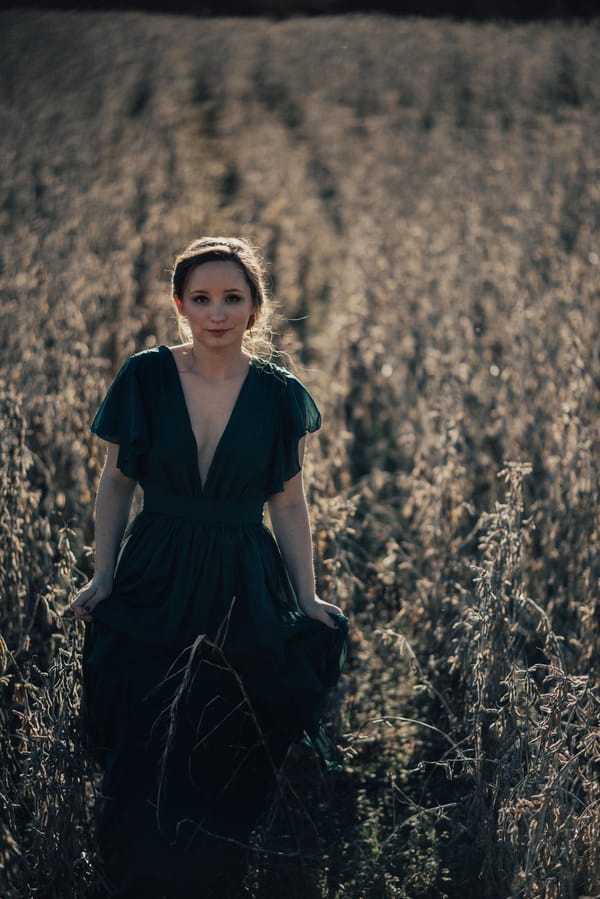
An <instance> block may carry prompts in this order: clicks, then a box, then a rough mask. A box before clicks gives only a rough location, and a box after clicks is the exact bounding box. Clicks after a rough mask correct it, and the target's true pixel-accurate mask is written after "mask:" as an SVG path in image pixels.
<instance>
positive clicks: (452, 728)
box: [0, 10, 600, 899]
mask: <svg viewBox="0 0 600 899" xmlns="http://www.w3.org/2000/svg"><path fill="white" fill-rule="evenodd" d="M599 26H600V22H599V21H598V20H592V21H589V22H587V23H581V22H579V23H578V22H573V23H570V24H569V23H566V22H548V23H527V24H514V23H512V24H511V23H508V22H504V23H502V22H495V23H494V22H489V23H485V24H481V23H479V24H475V23H469V22H453V21H449V20H445V19H438V20H426V19H419V18H405V19H401V18H393V17H391V16H385V15H349V16H344V17H333V16H331V17H327V16H325V17H320V18H301V17H296V18H290V19H287V20H285V21H270V20H268V19H241V18H240V19H236V18H227V19H224V18H223V19H218V18H205V19H191V18H190V19H186V18H183V17H175V16H173V17H170V16H163V15H151V14H140V13H122V14H115V13H114V12H110V13H109V12H105V13H100V12H97V13H82V12H79V13H69V12H66V11H65V12H58V11H55V12H45V13H44V12H40V11H37V12H36V11H34V10H29V11H21V12H19V11H16V10H13V11H8V12H4V13H2V14H0V34H1V37H0V50H1V52H0V70H1V71H0V85H1V87H0V91H1V95H0V115H1V128H0V135H1V137H0V143H1V147H2V158H3V165H2V169H1V172H0V178H1V181H2V193H1V205H0V234H1V238H2V239H1V242H0V287H1V296H2V303H1V305H0V345H1V348H2V369H1V372H0V463H1V468H0V569H1V571H0V578H1V590H2V605H1V607H0V690H1V697H2V699H1V706H0V715H1V718H0V723H1V731H0V740H1V750H2V758H3V764H2V770H1V773H0V805H1V807H2V815H1V816H0V828H1V830H0V834H1V837H0V859H1V860H2V864H1V865H0V869H1V871H0V893H1V895H2V896H6V897H7V899H17V897H19V899H20V897H29V896H36V897H49V899H50V897H52V899H59V897H67V896H68V897H95V896H102V895H104V893H103V891H102V886H101V883H99V880H98V873H97V871H96V869H95V856H94V842H93V818H92V814H91V808H92V802H93V795H94V790H95V789H97V786H98V784H97V772H94V771H93V770H91V768H90V765H89V763H88V761H87V760H86V758H85V757H84V755H83V753H82V752H81V747H80V744H79V734H78V717H77V716H78V705H79V654H80V651H81V642H82V628H81V625H76V624H75V623H74V622H73V620H72V619H71V617H70V615H69V614H68V613H67V614H66V615H64V612H65V609H66V608H67V606H68V600H69V596H70V595H71V594H72V593H73V591H74V590H75V589H77V587H78V586H80V585H81V584H82V583H84V581H85V580H86V578H87V576H88V575H89V574H90V572H91V558H90V550H89V546H90V544H91V542H92V535H93V531H92V510H93V498H94V492H95V485H96V482H97V479H98V476H99V472H100V467H101V465H102V462H103V450H102V447H101V446H100V445H99V442H98V441H97V440H96V439H95V438H93V437H92V435H91V434H90V433H89V430H88V425H89V422H90V420H91V417H92V416H93V413H94V411H95V409H96V408H97V406H98V403H99V401H100V399H101V397H102V396H103V394H104V391H105V389H106V386H107V384H108V383H109V380H110V379H111V377H112V376H113V375H114V373H115V372H116V370H117V368H118V367H119V365H120V364H121V362H122V361H123V360H124V359H125V358H126V356H127V355H128V354H129V353H132V352H135V351H137V350H140V349H143V348H144V347H148V346H152V345H154V344H155V343H176V342H177V337H176V329H175V323H174V318H173V315H172V313H171V308H170V304H169V270H170V267H171V265H172V262H173V259H174V255H175V253H176V252H177V251H178V250H179V249H181V248H182V247H183V246H184V245H185V244H187V243H188V241H189V240H190V239H192V238H193V237H195V236H200V235H202V234H215V235H216V234H242V235H243V236H246V237H248V238H250V239H251V240H253V241H255V242H256V243H258V244H260V245H261V246H262V247H263V249H264V252H265V255H266V258H267V259H268V260H269V261H270V274H271V280H272V288H273V291H274V293H275V295H276V297H277V299H278V300H279V302H280V305H281V316H280V318H279V319H278V322H277V324H276V329H277V331H278V336H277V343H278V346H279V347H280V348H281V349H282V350H284V351H287V352H288V353H289V354H290V355H291V356H292V358H293V359H294V360H295V362H296V370H297V373H298V374H299V376H300V377H301V378H302V379H303V380H304V382H305V383H306V384H307V385H308V386H309V388H310V389H311V391H312V392H313V394H314V395H315V397H316V398H317V400H318V402H319V405H320V406H321V408H322V411H323V418H324V428H323V430H322V431H321V432H319V433H318V434H317V435H315V436H314V437H313V438H312V440H311V444H310V452H309V458H308V461H307V482H308V486H309V498H310V502H311V515H312V519H313V526H314V532H315V548H316V555H317V574H318V579H319V584H320V587H321V592H322V594H323V595H324V596H327V597H331V598H332V599H334V600H336V601H338V602H339V603H340V604H341V605H342V606H343V607H344V609H345V610H346V611H347V612H348V614H349V616H350V618H351V624H352V633H353V642H352V651H351V656H350V659H349V661H348V665H347V668H346V672H345V675H344V678H343V680H342V683H341V685H340V687H339V689H338V691H337V695H336V696H335V697H333V701H332V704H331V710H330V728H331V731H332V733H333V734H335V735H337V739H338V742H339V744H340V746H341V747H342V751H343V753H344V756H345V769H344V771H343V772H342V773H341V774H339V775H335V776H333V777H325V776H324V775H323V774H322V772H321V771H320V769H319V768H318V767H317V766H316V763H315V762H314V760H313V759H312V758H311V757H308V756H306V755H304V754H303V753H302V752H300V751H298V752H295V753H294V754H293V755H292V756H291V757H290V759H289V762H288V765H287V767H286V775H287V784H288V789H287V794H288V795H287V800H288V801H287V808H286V809H285V810H284V812H282V813H280V815H279V819H278V821H276V822H275V824H276V825H277V826H274V827H273V828H271V829H270V830H269V829H267V831H266V832H265V833H264V834H263V835H262V836H261V838H260V839H261V842H259V843H257V847H256V853H255V865H254V867H253V870H252V873H251V880H250V883H249V887H250V889H251V890H252V891H253V893H254V895H255V896H256V897H258V899H265V897H274V899H280V897H281V899H283V897H286V899H287V897H290V899H293V897H298V899H350V897H351V899H379V897H382V899H387V897H402V899H404V897H406V899H421V897H428V899H429V897H431V899H437V897H444V896H446V897H458V896H460V897H464V899H468V897H473V899H503V897H523V899H525V897H543V899H562V897H569V899H571V897H573V899H576V897H584V896H598V895H600V858H599V851H600V850H599V846H600V783H599V774H600V724H599V713H600V689H599V688H600V669H599V665H598V658H599V655H598V652H599V649H600V629H599V628H600V593H599V587H600V511H599V510H600V499H599V492H598V487H599V472H600V452H599V416H598V409H599V403H600V342H599V341H598V334H599V333H600V242H599V240H598V232H599V225H600V156H599V152H598V148H599V146H600V141H599V138H600V133H599V131H600V128H599V126H600V27H599ZM282 831H285V832H286V833H288V834H289V836H288V838H287V839H283V837H282V836H281V833H282ZM265 850H268V852H266V851H265Z"/></svg>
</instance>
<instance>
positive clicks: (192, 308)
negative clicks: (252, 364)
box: [174, 261, 256, 350]
mask: <svg viewBox="0 0 600 899" xmlns="http://www.w3.org/2000/svg"><path fill="white" fill-rule="evenodd" d="M174 299H175V303H176V304H177V308H178V309H179V311H180V312H181V313H182V314H183V315H185V316H186V318H187V320H188V323H189V326H190V328H191V331H192V334H193V336H194V343H195V344H196V345H200V346H203V347H206V348H207V349H210V350H214V349H217V348H228V349H233V348H235V347H239V348H241V345H242V338H243V336H244V332H245V331H246V329H247V328H248V322H249V319H250V316H251V315H253V313H254V312H255V311H256V310H255V306H254V302H253V300H252V293H251V291H250V285H249V284H248V282H247V281H246V278H245V276H244V273H243V272H242V270H241V269H240V267H239V266H238V265H236V263H235V262H227V261H223V262H221V261H213V262H204V263H202V264H201V265H197V266H195V268H193V269H192V270H191V271H190V273H189V274H188V277H187V282H186V285H185V289H184V292H183V298H182V299H181V300H180V299H179V298H178V297H174Z"/></svg>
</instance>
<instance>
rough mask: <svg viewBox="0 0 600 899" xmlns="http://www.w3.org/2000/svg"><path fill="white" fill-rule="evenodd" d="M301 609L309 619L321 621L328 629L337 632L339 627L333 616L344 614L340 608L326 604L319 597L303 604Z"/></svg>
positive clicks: (330, 603)
mask: <svg viewBox="0 0 600 899" xmlns="http://www.w3.org/2000/svg"><path fill="white" fill-rule="evenodd" d="M300 607H301V609H302V611H303V612H304V614H305V615H308V617H309V618H315V619H316V620H317V621H321V622H322V623H323V624H326V625H327V627H330V628H332V630H337V627H338V626H337V624H336V623H335V618H333V617H332V614H333V615H343V614H344V613H343V612H342V610H341V609H340V608H339V607H338V606H334V604H333V603H332V602H325V600H323V599H319V597H318V596H313V597H312V598H311V599H309V600H306V601H305V602H301V603H300ZM330 613H332V614H330Z"/></svg>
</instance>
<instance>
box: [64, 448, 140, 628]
mask: <svg viewBox="0 0 600 899" xmlns="http://www.w3.org/2000/svg"><path fill="white" fill-rule="evenodd" d="M118 455H119V447H118V445H117V444H116V443H109V444H108V452H107V455H106V462H105V465H104V469H103V471H102V475H101V477H100V482H99V484H98V493H97V494H96V506H95V537H96V565H95V572H94V576H93V578H92V579H91V581H90V582H89V584H86V586H85V587H84V588H83V589H82V590H80V591H79V593H78V594H77V596H76V597H75V599H74V600H73V602H72V603H71V608H72V609H73V613H74V615H75V617H76V618H81V619H82V620H83V621H92V620H93V619H92V616H91V615H90V612H92V611H93V610H94V608H95V607H96V606H97V605H98V603H99V602H102V600H104V599H106V598H107V597H108V596H110V593H111V591H112V584H113V572H114V569H115V562H116V559H117V553H118V550H119V544H120V542H121V539H122V537H123V533H124V531H125V527H126V526H127V520H128V518H129V511H130V509H131V500H132V498H133V492H134V490H135V485H136V483H137V482H136V481H135V480H134V479H133V478H128V477H126V475H124V474H123V472H122V471H120V470H119V469H118V468H117V457H118Z"/></svg>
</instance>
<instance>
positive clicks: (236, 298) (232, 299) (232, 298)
mask: <svg viewBox="0 0 600 899" xmlns="http://www.w3.org/2000/svg"><path fill="white" fill-rule="evenodd" d="M241 299H242V298H241V296H240V295H239V294H237V293H230V294H229V295H228V297H227V302H228V303H239V302H240V300H241Z"/></svg>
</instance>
